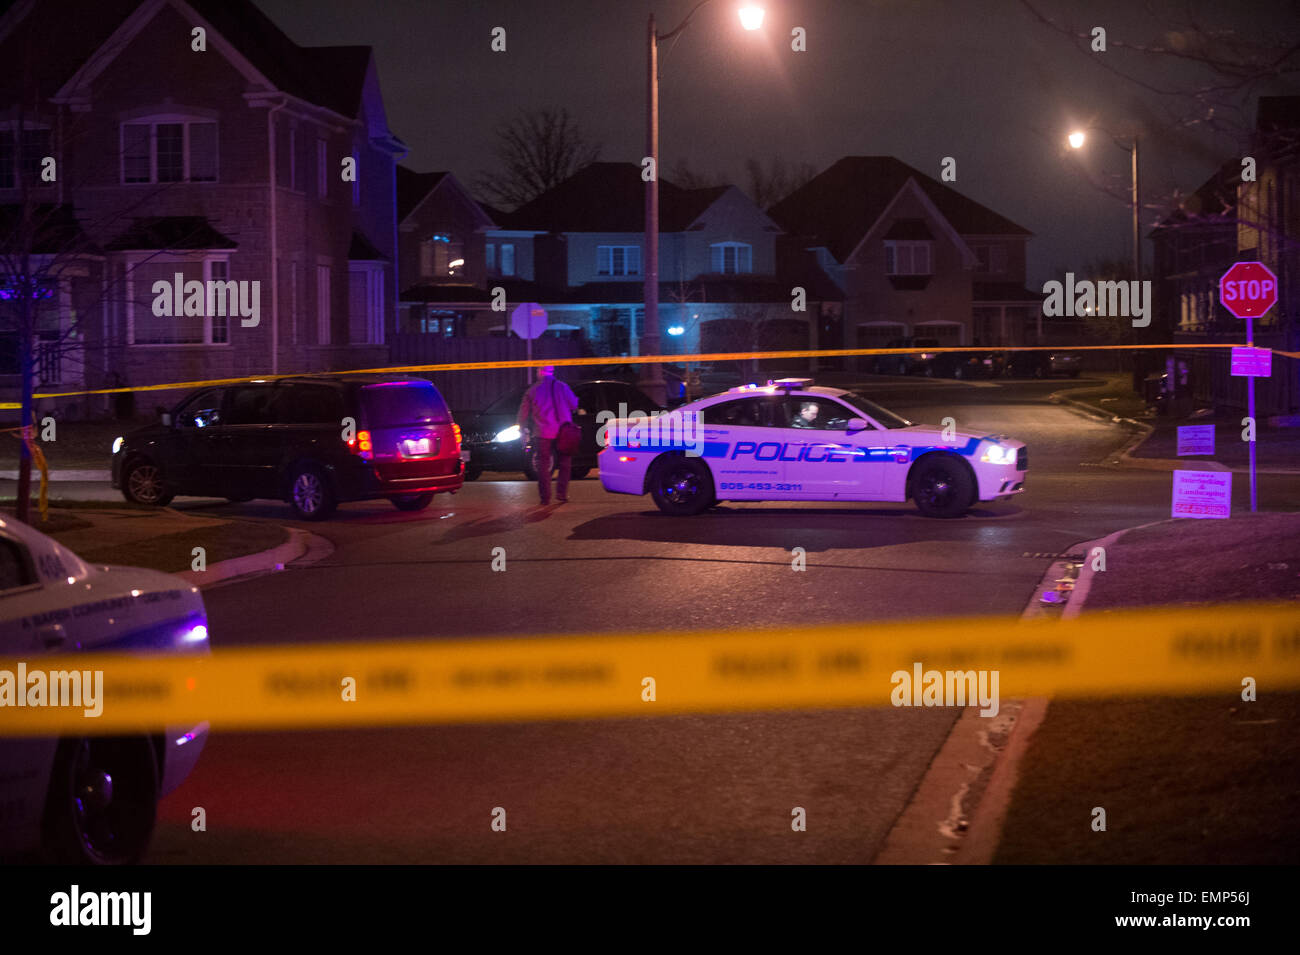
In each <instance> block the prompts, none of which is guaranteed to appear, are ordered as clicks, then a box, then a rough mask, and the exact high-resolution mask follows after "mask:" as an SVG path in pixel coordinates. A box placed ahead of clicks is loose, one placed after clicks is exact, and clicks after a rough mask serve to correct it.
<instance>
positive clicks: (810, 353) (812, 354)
mask: <svg viewBox="0 0 1300 955" xmlns="http://www.w3.org/2000/svg"><path fill="white" fill-rule="evenodd" d="M1234 347H1238V346H1234V345H1232V344H1222V343H1219V342H1210V343H1202V344H1193V345H1181V344H1180V345H1079V346H1071V347H1070V351H1072V352H1083V351H1115V350H1126V351H1144V350H1150V349H1165V350H1168V349H1177V350H1179V351H1186V350H1189V349H1194V348H1234ZM1059 349H1060V346H1055V345H1016V346H1007V347H1003V348H992V349H991V348H984V347H974V346H962V347H951V348H949V347H942V348H940V347H934V348H930V347H928V346H927V347H926V349H925V351H926V352H927V353H938V352H965V351H973V352H987V351H998V352H1011V351H1058V350H1059ZM916 353H917V350H916V347H915V346H913V347H912V348H839V349H829V350H827V349H798V350H794V351H753V352H707V353H702V354H695V355H631V356H628V355H624V356H621V357H618V358H534V359H519V360H517V361H516V360H511V361H469V362H452V363H445V364H435V365H390V366H387V367H384V368H356V369H352V370H349V371H317V372H297V373H294V374H285V375H249V376H247V377H245V378H206V379H203V380H202V381H173V382H168V383H166V384H161V385H134V386H131V387H124V388H95V389H92V390H89V391H50V392H41V393H39V394H35V395H33V396H32V397H33V398H35V399H39V398H75V397H79V396H82V395H118V394H125V393H128V392H137V391H175V390H180V389H186V390H189V389H193V388H210V387H212V386H213V385H237V384H241V383H242V382H247V381H276V380H278V379H280V378H311V377H320V376H334V375H392V374H403V375H409V374H418V373H422V372H428V371H485V370H488V369H492V368H541V367H544V366H546V365H555V366H557V367H561V366H574V365H662V364H665V363H669V362H671V363H673V364H678V363H685V362H701V361H708V362H715V361H751V360H753V359H766V358H847V357H854V356H859V355H915V354H916ZM1274 354H1277V355H1285V356H1287V357H1289V358H1300V352H1274ZM21 407H22V405H21V404H19V403H17V402H12V401H8V402H0V409H14V408H21Z"/></svg>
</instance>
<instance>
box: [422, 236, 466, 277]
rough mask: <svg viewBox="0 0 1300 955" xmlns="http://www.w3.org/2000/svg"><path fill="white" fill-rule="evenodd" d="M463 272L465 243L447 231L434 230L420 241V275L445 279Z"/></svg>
mask: <svg viewBox="0 0 1300 955" xmlns="http://www.w3.org/2000/svg"><path fill="white" fill-rule="evenodd" d="M464 274H465V243H464V242H462V241H461V240H460V239H459V238H457V237H455V236H453V235H452V234H451V233H449V232H435V233H434V234H433V235H431V236H429V238H427V239H425V240H424V241H423V242H422V243H420V275H421V277H422V278H427V279H445V278H448V277H450V276H461V275H464Z"/></svg>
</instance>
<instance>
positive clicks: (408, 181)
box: [397, 166, 447, 222]
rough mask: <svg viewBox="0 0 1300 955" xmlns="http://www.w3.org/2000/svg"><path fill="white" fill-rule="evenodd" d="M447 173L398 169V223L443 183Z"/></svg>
mask: <svg viewBox="0 0 1300 955" xmlns="http://www.w3.org/2000/svg"><path fill="white" fill-rule="evenodd" d="M446 175H447V173H445V172H416V171H415V170H413V169H407V168H406V167H405V166H398V167H397V221H398V222H401V221H402V220H403V219H405V218H406V217H407V216H408V215H410V214H411V212H412V210H414V209H415V207H416V206H418V205H419V204H420V203H421V202H423V201H424V197H425V196H427V195H428V194H429V193H431V192H433V190H434V188H435V187H436V186H437V185H438V183H440V182H442V179H443V177H444V176H446Z"/></svg>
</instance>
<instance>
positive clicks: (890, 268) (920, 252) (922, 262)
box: [885, 242, 932, 275]
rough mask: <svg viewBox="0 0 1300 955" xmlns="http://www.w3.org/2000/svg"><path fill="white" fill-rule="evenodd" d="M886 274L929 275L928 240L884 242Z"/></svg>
mask: <svg viewBox="0 0 1300 955" xmlns="http://www.w3.org/2000/svg"><path fill="white" fill-rule="evenodd" d="M885 273H886V274H887V275H930V274H932V273H931V271H930V243H929V242H886V243H885Z"/></svg>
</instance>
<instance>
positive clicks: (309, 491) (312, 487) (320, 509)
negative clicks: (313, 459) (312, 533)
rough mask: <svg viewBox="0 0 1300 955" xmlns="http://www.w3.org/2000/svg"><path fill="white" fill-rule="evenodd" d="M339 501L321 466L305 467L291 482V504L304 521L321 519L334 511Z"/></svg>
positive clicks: (298, 471) (295, 473)
mask: <svg viewBox="0 0 1300 955" xmlns="http://www.w3.org/2000/svg"><path fill="white" fill-rule="evenodd" d="M337 504H338V501H337V500H336V499H335V497H334V490H333V488H331V487H330V483H329V479H328V478H326V477H325V475H324V473H323V472H321V470H320V469H319V468H314V467H303V468H299V469H298V470H297V471H295V472H294V475H293V480H292V481H291V482H290V484H289V506H290V507H292V508H293V510H294V513H296V514H297V515H298V516H299V517H300V518H302V519H303V520H304V521H320V520H324V519H325V518H326V517H329V515H330V514H332V513H333V512H334V508H335V507H336V506H337Z"/></svg>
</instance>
